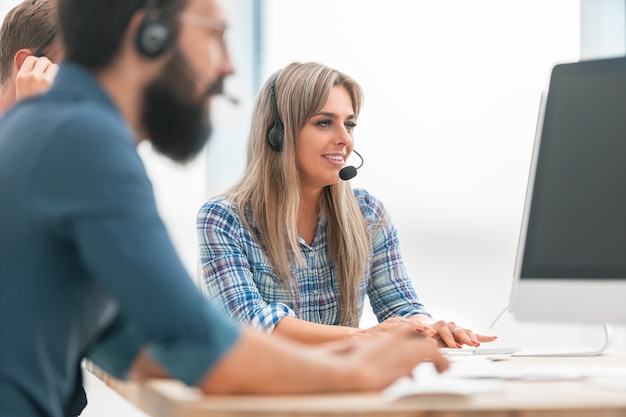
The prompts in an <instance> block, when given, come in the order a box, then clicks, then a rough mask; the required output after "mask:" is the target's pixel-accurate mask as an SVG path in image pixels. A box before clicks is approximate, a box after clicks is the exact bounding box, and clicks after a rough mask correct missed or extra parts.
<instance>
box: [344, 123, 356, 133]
mask: <svg viewBox="0 0 626 417" xmlns="http://www.w3.org/2000/svg"><path fill="white" fill-rule="evenodd" d="M345 126H346V130H348V131H349V132H351V131H352V130H354V128H355V127H356V123H354V122H350V123H346V124H345Z"/></svg>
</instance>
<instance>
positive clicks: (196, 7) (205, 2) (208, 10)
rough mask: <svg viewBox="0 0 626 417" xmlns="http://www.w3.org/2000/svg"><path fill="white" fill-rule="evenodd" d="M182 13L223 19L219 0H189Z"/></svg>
mask: <svg viewBox="0 0 626 417" xmlns="http://www.w3.org/2000/svg"><path fill="white" fill-rule="evenodd" d="M184 13H190V14H196V15H199V16H206V17H210V18H212V19H224V18H225V17H224V14H223V12H222V7H221V4H220V3H219V0H189V2H188V3H187V7H186V8H185V10H184Z"/></svg>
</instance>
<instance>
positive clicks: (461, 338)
mask: <svg viewBox="0 0 626 417" xmlns="http://www.w3.org/2000/svg"><path fill="white" fill-rule="evenodd" d="M427 326H428V327H430V328H431V329H432V330H434V331H435V335H434V336H433V337H434V338H435V339H437V343H438V344H439V346H440V347H450V348H460V347H461V346H462V345H469V346H474V347H478V346H480V344H481V343H483V342H493V341H494V340H496V339H497V338H498V337H497V336H486V335H482V334H477V333H474V332H473V331H472V330H471V329H466V328H465V327H461V326H458V325H457V324H456V323H455V322H453V321H448V322H446V321H444V320H439V321H438V322H434V323H429V324H427Z"/></svg>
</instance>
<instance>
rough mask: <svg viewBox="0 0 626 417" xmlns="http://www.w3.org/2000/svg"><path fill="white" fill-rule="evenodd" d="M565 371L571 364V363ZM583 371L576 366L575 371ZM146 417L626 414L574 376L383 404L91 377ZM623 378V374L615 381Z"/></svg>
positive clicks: (616, 361)
mask: <svg viewBox="0 0 626 417" xmlns="http://www.w3.org/2000/svg"><path fill="white" fill-rule="evenodd" d="M502 364H503V365H504V366H512V367H528V366H549V367H554V366H567V367H572V366H580V367H596V366H598V367H609V368H610V369H613V370H615V369H626V354H625V353H607V354H604V355H601V356H596V357H577V358H511V359H510V360H507V361H503V362H502ZM570 369H571V368H570ZM581 369H582V368H581ZM96 376H98V377H99V378H100V379H102V380H103V381H104V382H105V383H106V384H107V385H108V386H109V387H111V388H112V389H113V390H115V391H117V392H118V393H119V394H121V395H122V396H123V397H125V398H126V399H127V400H128V401H130V402H131V403H133V404H134V405H135V406H137V407H138V408H140V409H141V410H143V411H144V412H146V413H147V414H149V415H151V416H153V417H201V416H202V417H218V416H219V417H253V416H254V417H265V416H268V417H269V416H272V417H304V416H307V417H318V416H319V417H322V416H323V417H332V416H355V417H356V416H360V417H361V416H367V417H376V416H394V417H409V416H412V417H470V416H472V417H474V416H481V417H504V416H506V417H513V416H520V417H547V416H550V417H561V416H568V417H583V416H584V417H620V416H623V417H626V388H623V387H622V388H621V389H619V388H615V389H603V388H601V387H599V386H597V385H593V384H591V383H589V381H586V380H585V379H581V380H563V381H525V380H511V381H504V382H503V384H504V386H503V389H502V390H499V391H497V392H490V393H479V394H472V395H470V396H466V397H461V396H451V395H427V396H415V397H406V398H402V399H399V400H396V401H390V400H389V399H388V398H386V397H384V396H382V395H381V394H379V393H365V394H329V395H298V396H226V397H219V396H206V395H203V394H202V393H201V392H200V391H199V390H196V389H192V388H189V387H186V386H185V385H184V384H182V383H179V382H177V381H171V380H150V381H147V382H144V383H129V382H121V381H117V380H114V379H111V378H107V377H106V376H103V375H102V374H100V375H97V374H96ZM619 381H620V382H621V383H626V379H624V378H621V379H619Z"/></svg>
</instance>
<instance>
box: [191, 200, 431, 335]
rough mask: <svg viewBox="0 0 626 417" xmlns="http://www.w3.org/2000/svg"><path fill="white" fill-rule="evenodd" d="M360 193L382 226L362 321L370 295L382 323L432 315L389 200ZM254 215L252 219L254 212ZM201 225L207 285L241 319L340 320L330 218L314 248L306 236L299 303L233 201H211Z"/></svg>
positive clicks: (261, 322)
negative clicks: (416, 285) (410, 272)
mask: <svg viewBox="0 0 626 417" xmlns="http://www.w3.org/2000/svg"><path fill="white" fill-rule="evenodd" d="M354 194H355V197H356V199H357V202H358V204H359V206H360V208H361V211H362V212H363V215H364V216H365V219H366V221H367V223H368V225H370V226H369V227H370V231H374V230H375V231H376V232H375V235H373V236H372V250H371V252H370V256H369V260H368V265H367V268H366V270H365V273H364V274H363V276H362V277H361V282H360V288H361V291H360V293H361V296H360V299H359V305H358V312H359V318H360V317H361V314H362V312H363V301H364V299H365V294H367V295H368V296H369V299H370V302H371V304H372V309H373V311H374V313H375V314H376V317H377V318H378V320H379V321H383V320H385V319H387V318H389V317H394V316H405V317H406V316H410V315H413V314H428V313H427V312H426V310H425V309H424V307H423V306H422V303H421V302H420V300H419V298H418V297H417V295H416V293H415V290H414V289H413V286H412V284H411V280H410V279H409V277H408V276H407V273H406V269H405V267H404V264H403V262H402V257H401V255H400V248H399V243H398V236H397V231H396V229H395V227H394V226H393V225H392V224H391V222H389V221H388V219H387V217H386V216H385V209H384V207H383V205H382V203H381V202H380V201H378V200H377V199H375V198H374V197H373V196H371V195H370V194H369V193H368V192H367V191H365V190H360V189H357V190H354ZM246 216H248V217H247V218H250V217H249V216H250V213H246ZM381 224H382V226H380V227H377V225H381ZM197 228H198V230H197V231H198V236H199V243H200V261H201V264H202V288H203V290H204V292H205V294H206V295H207V296H209V297H211V298H213V299H214V300H215V301H216V302H217V303H218V304H221V305H222V307H223V308H224V309H225V310H226V311H227V312H228V313H229V314H231V315H232V316H233V317H234V318H235V320H237V321H239V322H241V323H245V324H247V325H251V326H252V327H255V328H259V329H261V330H263V331H265V332H267V333H270V332H272V331H273V329H274V327H275V326H276V324H278V322H279V321H280V320H281V319H282V318H283V317H286V316H289V317H297V318H299V319H303V320H307V321H310V322H314V323H320V324H330V325H337V324H340V318H341V317H340V310H339V289H338V286H337V281H336V277H335V270H334V266H333V263H332V262H329V260H328V257H327V254H326V246H327V245H326V219H325V218H324V216H320V219H319V221H318V225H317V231H316V233H315V238H314V240H313V243H312V244H311V245H310V246H309V245H308V244H307V243H306V242H305V241H304V240H303V239H302V238H300V250H301V253H302V256H303V257H304V259H305V260H306V266H303V265H299V264H298V265H295V266H292V274H293V276H294V277H295V282H296V283H297V286H298V290H299V293H300V296H299V299H298V300H293V299H292V297H290V294H289V292H288V291H286V290H285V289H284V288H283V287H282V286H281V285H280V283H279V281H278V278H277V277H276V275H275V274H274V271H273V269H272V267H271V266H270V263H269V261H268V258H267V257H266V256H265V254H264V253H263V250H262V249H261V247H260V246H259V245H258V244H257V241H256V240H255V238H254V236H253V235H252V234H251V232H250V231H249V230H248V229H247V228H246V227H245V225H244V223H243V222H242V220H241V217H240V213H238V210H237V208H236V207H235V206H234V205H232V204H230V203H229V202H228V200H226V199H225V198H217V199H214V200H211V201H208V202H207V203H205V204H204V205H203V206H202V208H201V209H200V211H199V213H198V218H197ZM352 325H353V326H357V325H358V323H353V324H352Z"/></svg>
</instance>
